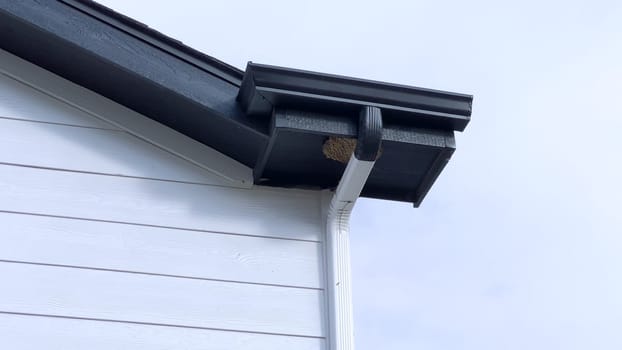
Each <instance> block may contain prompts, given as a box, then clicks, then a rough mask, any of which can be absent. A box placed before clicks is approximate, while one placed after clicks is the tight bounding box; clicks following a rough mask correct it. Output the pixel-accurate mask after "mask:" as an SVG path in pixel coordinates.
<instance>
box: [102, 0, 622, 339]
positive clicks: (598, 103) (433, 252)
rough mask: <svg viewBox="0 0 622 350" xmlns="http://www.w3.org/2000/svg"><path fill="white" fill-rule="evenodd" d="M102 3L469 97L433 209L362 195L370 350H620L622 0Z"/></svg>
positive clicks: (359, 268)
mask: <svg viewBox="0 0 622 350" xmlns="http://www.w3.org/2000/svg"><path fill="white" fill-rule="evenodd" d="M100 2H101V3H103V4H106V5H108V6H110V7H112V8H114V9H116V10H118V11H120V12H122V13H124V14H126V15H129V16H130V17H133V18H135V19H138V20H140V21H142V22H144V23H146V24H148V25H150V26H151V27H154V28H156V29H158V30H160V31H162V32H164V33H165V34H168V35H170V36H173V37H175V38H177V39H179V40H181V41H183V42H184V43H186V44H188V45H190V46H192V47H194V48H196V49H199V50H201V51H203V52H205V53H207V54H209V55H211V56H214V57H216V58H218V59H220V60H223V61H225V62H227V63H230V64H233V65H235V66H237V67H239V68H242V69H243V68H244V67H245V65H246V62H247V61H250V60H252V61H253V62H257V63H267V64H274V65H282V66H287V67H295V68H301V69H309V70H315V71H321V72H327V73H336V74H343V75H350V76H355V77H361V78H369V79H376V80H382V81H388V82H395V83H402V84H409V85H415V86H421V87H427V88H436V89H442V90H449V91H455V92H462V93H470V94H473V95H474V96H475V102H474V111H473V116H472V122H471V124H470V125H469V126H468V128H467V129H466V131H465V132H464V133H462V134H458V135H457V136H456V137H457V143H458V150H457V152H456V153H455V155H454V157H453V159H452V160H451V161H450V163H449V165H448V166H447V168H446V169H445V170H444V172H443V174H441V176H440V178H439V179H438V180H437V182H436V183H435V185H434V187H433V188H432V190H431V192H430V193H429V194H428V196H427V197H426V199H425V200H424V202H423V204H422V206H421V208H419V209H413V208H412V206H410V205H408V204H404V203H393V202H388V201H378V200H366V199H363V200H360V201H359V203H358V204H357V208H356V210H355V213H354V217H353V220H352V221H353V222H352V260H353V261H352V264H353V273H354V286H353V289H354V308H355V328H356V343H357V349H358V350H372V349H373V350H376V349H425V350H436V349H442V350H449V349H474V350H475V349H476V350H486V349H494V350H498V349H509V350H513V349H517V350H518V349H520V350H524V349H546V350H550V349H564V350H571V349H616V350H618V349H622V214H621V213H620V212H619V211H620V208H621V207H622V204H621V203H620V201H621V200H622V185H621V183H622V156H620V151H621V150H622V137H620V131H621V130H622V2H620V1H610V2H600V1H572V0H566V1H548V2H546V1H542V0H541V1H525V0H524V1H515V2H506V3H505V4H502V1H490V2H485V1H455V2H450V1H438V0H427V1H387V0H383V1H373V2H365V1H361V0H358V1H351V2H337V1H336V0H332V1H331V0H315V1H310V2H306V3H302V2H297V1H291V0H286V1H271V0H262V1H249V2H238V1H234V0H228V1H217V0H210V1H181V0H176V1H169V0H160V1H153V0H151V1H148V2H147V1H127V0H100Z"/></svg>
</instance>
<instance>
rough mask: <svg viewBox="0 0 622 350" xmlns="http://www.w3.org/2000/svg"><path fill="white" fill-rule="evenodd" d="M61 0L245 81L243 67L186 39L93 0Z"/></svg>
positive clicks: (206, 67) (207, 68)
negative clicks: (201, 48)
mask: <svg viewBox="0 0 622 350" xmlns="http://www.w3.org/2000/svg"><path fill="white" fill-rule="evenodd" d="M59 1H60V2H62V3H64V4H65V5H68V6H71V7H73V8H75V9H76V10H78V11H81V12H83V13H85V14H87V15H89V16H91V17H93V18H96V19H98V20H100V21H102V22H104V23H106V24H108V25H110V26H112V27H115V28H117V29H119V30H121V31H123V32H125V33H127V34H129V35H131V36H133V37H135V38H137V39H139V40H142V41H144V42H146V43H148V44H150V45H152V46H154V47H156V48H158V49H160V50H162V51H164V52H166V53H168V54H170V55H173V56H175V57H177V58H178V59H181V60H183V61H185V62H187V63H189V64H191V65H193V66H195V67H197V68H199V69H201V70H203V71H205V72H207V73H210V74H211V75H214V76H215V77H217V78H220V79H222V80H225V81H227V82H229V83H231V84H233V85H235V86H238V87H239V86H240V85H241V83H242V77H243V75H244V71H242V70H241V69H239V68H237V67H234V66H232V65H230V64H227V63H225V62H223V61H220V60H218V59H216V58H214V57H212V56H209V55H206V54H204V53H203V52H201V51H199V50H196V49H193V48H192V47H190V46H188V45H185V44H184V43H183V42H181V41H179V40H177V39H175V38H172V37H170V36H167V35H166V34H163V33H162V32H159V31H157V30H155V29H153V28H151V27H149V26H148V25H146V24H144V23H141V22H139V21H137V20H135V19H133V18H131V17H128V16H126V15H124V14H121V13H119V12H116V11H114V10H113V9H111V8H109V7H106V6H104V5H101V4H99V3H97V2H95V1H92V0H59Z"/></svg>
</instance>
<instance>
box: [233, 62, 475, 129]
mask: <svg viewBox="0 0 622 350" xmlns="http://www.w3.org/2000/svg"><path fill="white" fill-rule="evenodd" d="M238 101H239V102H240V103H241V104H242V106H243V107H244V109H245V111H246V113H248V114H250V115H270V113H271V112H272V108H274V107H275V106H279V107H284V108H304V109H310V110H314V111H317V112H326V113H345V114H350V115H352V116H358V111H359V110H360V108H361V107H362V106H374V107H379V108H380V109H381V110H382V115H383V119H384V120H387V121H390V122H394V123H399V124H403V125H412V126H417V127H427V128H439V129H451V130H456V131H463V130H464V129H465V128H466V126H467V124H468V123H469V120H470V116H471V111H472V101H473V96H471V95H466V94H458V93H451V92H445V91H439V90H432V89H425V88H418V87H412V86H405V85H397V84H389V83H384V82H378V81H372V80H364V79H356V78H350V77H344V76H338V75H331V74H323V73H316V72H309V71H304V70H298V69H291V68H283V67H276V66H269V65H263V64H256V63H252V62H249V64H248V65H247V67H246V72H245V74H244V78H243V80H242V86H241V88H240V94H239V96H238Z"/></svg>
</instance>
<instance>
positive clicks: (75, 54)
mask: <svg viewBox="0 0 622 350" xmlns="http://www.w3.org/2000/svg"><path fill="white" fill-rule="evenodd" d="M64 1H65V2H61V1H55V0H23V1H0V48H2V49H4V50H7V51H9V52H11V53H13V54H15V55H17V56H19V57H21V58H23V59H25V60H27V61H30V62H32V63H34V64H36V65H38V66H40V67H42V68H44V69H47V70H49V71H51V72H53V73H55V74H57V75H59V76H61V77H63V78H65V79H67V80H70V81H72V82H74V83H76V84H78V85H81V86H83V87H86V88H88V89H90V90H92V91H95V92H97V93H99V94H101V95H103V96H105V97H107V98H109V99H111V100H113V101H115V102H117V103H119V104H121V105H124V106H126V107H128V108H130V109H133V110H135V111H137V112H139V113H141V114H143V115H146V116H148V117H149V118H151V119H154V120H156V121H158V122H160V123H162V124H164V125H166V126H168V127H170V128H173V129H175V130H177V131H179V132H180V133H182V134H185V135H186V136H189V137H191V138H193V139H195V140H197V141H199V142H201V143H204V144H206V145H208V146H210V147H212V148H214V149H216V150H218V151H220V152H222V153H224V154H227V155H229V156H230V157H232V158H234V159H236V160H238V161H240V162H242V163H243V164H245V165H247V166H250V167H252V166H253V165H254V163H255V161H256V160H257V157H258V154H259V152H260V151H261V150H262V149H263V147H264V146H265V145H266V144H267V142H268V135H267V130H268V126H267V125H265V124H264V123H263V122H262V121H260V120H257V119H256V118H251V117H249V116H248V115H247V114H246V113H244V111H243V110H242V108H241V107H240V106H239V105H238V103H237V102H236V96H237V94H238V91H239V86H238V85H236V84H233V83H231V81H229V80H226V79H223V78H222V74H220V73H219V74H218V75H216V74H214V72H221V73H222V70H221V68H223V67H224V66H223V64H221V63H219V61H217V60H214V59H212V58H210V57H209V56H206V55H202V56H201V55H199V54H193V52H194V51H193V50H191V49H189V48H185V47H184V46H183V45H182V44H180V43H178V42H177V43H176V42H175V41H174V40H172V39H169V38H167V37H165V36H164V35H162V34H159V33H157V32H155V31H153V30H151V29H149V28H147V27H146V26H143V25H139V24H137V22H134V21H132V20H130V19H128V18H127V17H125V16H122V15H120V14H116V13H115V12H113V11H112V10H110V9H107V8H105V7H103V6H100V5H98V4H96V3H93V2H91V1H80V2H77V1H71V3H72V5H69V4H68V3H67V1H68V0H64ZM80 4H82V5H84V6H81V8H80V9H78V8H76V7H75V6H76V5H80ZM85 9H88V10H89V11H88V13H87V12H85ZM114 21H117V22H116V23H117V24H115V25H113V24H111V23H113V22H114ZM120 24H123V26H121V25H120ZM128 28H129V29H132V30H131V31H130V30H129V29H128ZM130 32H132V33H130ZM138 34H140V35H138ZM137 35H138V36H137ZM172 48H174V49H179V50H180V51H175V50H173V49H172ZM180 53H184V54H188V55H191V54H192V57H193V58H195V59H196V60H199V58H200V65H197V63H196V62H197V61H195V63H191V62H189V61H188V60H187V59H182V58H181V57H180V55H181V54H180ZM199 66H201V67H202V68H200V67H199ZM206 67H211V68H210V69H209V71H208V70H207V69H206ZM227 71H228V72H230V73H231V72H234V70H227ZM223 74H224V73H223ZM232 74H233V73H232ZM231 134H236V135H237V136H238V137H239V138H240V139H244V140H246V142H244V143H240V142H236V140H235V138H232V137H231Z"/></svg>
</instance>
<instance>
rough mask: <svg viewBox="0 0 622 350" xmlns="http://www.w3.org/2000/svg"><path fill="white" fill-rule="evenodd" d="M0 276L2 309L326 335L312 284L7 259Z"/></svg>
mask: <svg viewBox="0 0 622 350" xmlns="http://www.w3.org/2000/svg"><path fill="white" fill-rule="evenodd" d="M68 253H69V252H68ZM171 263H172V262H171ZM0 276H2V280H3V283H2V288H0V311H4V312H19V313H33V314H44V315H56V316H69V317H85V318H96V319H104V320H114V321H130V322H144V323H157V324H166V325H172V326H183V327H203V328H213V329H225V330H236V331H251V332H266V333H276V334H286V335H302V336H316V337H322V336H323V335H324V332H323V329H322V327H323V325H322V312H321V310H322V304H323V292H322V291H318V290H311V289H296V288H283V287H274V286H263V285H251V284H239V283H228V282H215V281H205V280H195V279H187V278H173V277H163V276H149V275H141V274H131V273H120V272H109V271H98V270H85V269H77V268H63V267H50V266H41V265H31V264H19V263H6V262H3V263H0ZM6 281H10V283H6Z"/></svg>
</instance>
